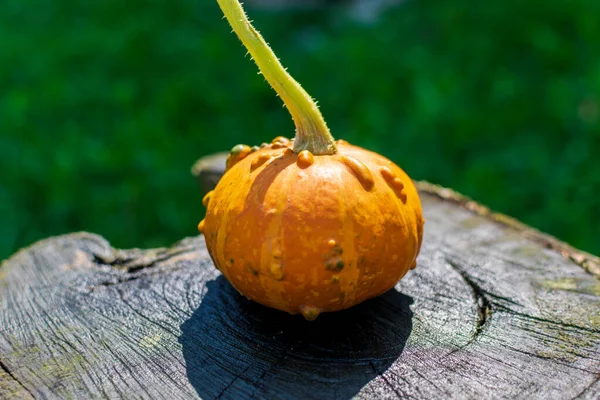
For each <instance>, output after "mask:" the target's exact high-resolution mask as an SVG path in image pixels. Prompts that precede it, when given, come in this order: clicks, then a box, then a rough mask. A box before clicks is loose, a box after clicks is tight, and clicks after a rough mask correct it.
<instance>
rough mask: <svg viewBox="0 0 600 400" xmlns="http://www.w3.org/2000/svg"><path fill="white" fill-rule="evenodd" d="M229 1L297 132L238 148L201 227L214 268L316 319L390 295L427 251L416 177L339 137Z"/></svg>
mask: <svg viewBox="0 0 600 400" xmlns="http://www.w3.org/2000/svg"><path fill="white" fill-rule="evenodd" d="M218 2H219V5H220V6H221V9H222V10H223V12H224V14H225V16H226V17H227V19H228V20H229V22H230V23H231V25H232V27H233V29H234V31H235V32H236V33H237V34H238V36H239V37H240V39H241V40H242V42H243V43H244V45H245V46H246V47H247V48H248V50H249V52H250V54H251V55H252V56H253V58H254V60H255V61H256V63H257V64H258V66H259V68H260V70H261V72H262V73H263V75H264V76H265V78H266V79H267V81H268V82H269V83H270V84H271V86H272V87H273V88H274V89H275V90H276V91H277V92H278V94H279V95H280V97H281V98H282V99H283V101H284V103H285V105H286V106H287V108H288V110H289V111H290V113H291V114H292V118H293V120H294V122H295V124H296V136H295V138H294V139H293V140H288V139H286V138H283V137H278V138H276V139H274V140H273V141H272V142H271V143H270V144H263V145H262V146H260V147H253V148H250V147H249V146H245V145H238V146H235V147H234V148H233V150H232V152H231V154H230V156H229V158H228V161H227V169H226V172H225V174H224V175H223V177H222V178H221V180H220V181H219V183H218V184H217V186H216V188H215V190H214V191H212V192H210V193H208V194H207V195H206V196H205V198H204V199H203V203H204V205H205V206H206V207H207V212H206V218H205V219H204V220H203V221H202V222H200V224H199V226H198V229H199V230H200V231H201V232H202V233H203V234H204V237H205V240H206V245H207V248H208V251H209V253H210V255H211V257H212V259H213V261H214V263H215V265H216V266H217V268H219V270H220V271H221V272H222V273H223V275H224V276H225V277H226V278H227V280H228V281H229V282H230V283H231V284H232V285H233V286H234V287H235V288H236V289H237V290H238V291H239V292H240V293H242V294H243V295H245V296H246V297H248V298H250V299H252V300H254V301H256V302H258V303H261V304H263V305H266V306H268V307H272V308H276V309H279V310H282V311H286V312H288V313H292V314H297V313H301V314H302V315H304V317H305V318H306V319H308V320H312V319H314V318H316V317H317V316H318V315H319V313H321V312H324V311H337V310H341V309H345V308H348V307H351V306H353V305H355V304H358V303H360V302H362V301H364V300H366V299H369V298H371V297H374V296H377V295H380V294H382V293H384V292H386V291H388V290H389V289H391V288H392V287H394V285H395V284H396V283H397V282H398V280H400V279H401V278H402V277H403V276H404V275H405V274H406V273H407V271H408V270H409V269H410V268H414V266H415V265H416V257H417V254H418V253H419V249H420V247H421V241H422V237H423V217H422V212H421V204H420V201H419V195H418V193H417V190H416V189H415V187H414V185H413V183H412V181H411V179H410V178H409V177H408V175H406V173H404V171H402V170H401V169H400V168H399V167H398V166H396V165H395V164H394V163H392V162H391V161H389V160H388V159H386V158H385V157H383V156H381V155H379V154H376V153H373V152H371V151H368V150H365V149H362V148H360V147H357V146H352V145H350V144H348V143H347V142H345V141H341V140H339V141H337V142H336V141H334V139H333V137H332V136H331V134H330V133H329V130H328V129H327V126H326V124H325V121H324V120H323V117H322V116H321V113H320V112H319V110H318V108H317V107H316V104H315V102H314V101H313V100H312V99H311V98H310V96H308V94H306V92H305V91H304V90H303V89H302V88H301V86H300V85H299V84H298V83H297V82H296V81H295V80H293V78H292V77H291V76H289V74H287V72H286V71H285V69H284V68H283V67H282V66H281V64H280V63H279V61H278V60H277V58H276V57H275V55H274V54H273V52H272V51H271V49H270V48H269V47H268V45H266V43H265V42H264V40H263V39H262V37H261V36H260V34H259V33H258V32H256V31H255V30H254V28H253V27H252V25H251V24H250V23H249V22H248V20H247V18H246V15H245V13H244V11H243V10H242V8H241V5H240V4H239V2H238V1H237V0H218Z"/></svg>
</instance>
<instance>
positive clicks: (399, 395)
mask: <svg viewBox="0 0 600 400" xmlns="http://www.w3.org/2000/svg"><path fill="white" fill-rule="evenodd" d="M369 364H370V365H371V368H372V369H373V372H375V373H376V374H377V375H378V376H380V377H381V379H383V381H384V382H385V384H386V385H387V386H388V387H389V388H390V389H392V391H393V392H394V394H395V395H396V396H397V398H398V399H404V398H405V397H406V396H404V395H403V394H402V393H399V392H398V389H396V387H395V386H394V385H393V384H392V382H390V381H389V379H388V378H387V376H385V374H384V373H383V372H382V371H380V370H379V368H377V367H376V366H375V363H373V361H369Z"/></svg>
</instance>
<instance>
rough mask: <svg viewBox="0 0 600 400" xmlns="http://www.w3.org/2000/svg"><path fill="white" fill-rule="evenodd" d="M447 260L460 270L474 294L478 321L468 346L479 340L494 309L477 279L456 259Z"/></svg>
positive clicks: (454, 268)
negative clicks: (461, 266) (474, 279)
mask: <svg viewBox="0 0 600 400" xmlns="http://www.w3.org/2000/svg"><path fill="white" fill-rule="evenodd" d="M446 262H447V263H448V265H450V266H451V267H452V269H453V270H455V271H456V272H458V274H459V275H460V276H461V277H462V279H463V280H464V281H465V283H466V284H467V285H468V286H469V287H470V288H471V292H472V294H473V301H474V303H475V307H476V310H477V322H476V323H475V331H474V332H473V335H472V337H471V339H470V340H469V342H468V343H467V346H468V345H470V344H471V343H473V342H474V341H475V340H477V337H478V336H479V335H481V333H482V332H483V330H484V329H485V327H486V326H487V325H488V324H489V322H490V319H491V317H492V311H493V309H492V302H491V301H490V300H489V299H488V298H487V295H486V293H487V292H486V291H485V290H484V289H483V288H482V287H481V286H479V285H478V284H477V283H475V281H473V279H471V277H470V276H469V275H468V274H467V273H466V272H465V271H463V270H462V269H461V268H460V267H459V266H458V265H457V264H456V263H455V262H454V261H451V260H448V259H446Z"/></svg>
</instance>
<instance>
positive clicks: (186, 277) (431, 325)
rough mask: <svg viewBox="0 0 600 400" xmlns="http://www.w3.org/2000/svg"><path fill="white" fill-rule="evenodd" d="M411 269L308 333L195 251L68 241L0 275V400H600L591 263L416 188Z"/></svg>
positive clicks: (595, 267)
mask: <svg viewBox="0 0 600 400" xmlns="http://www.w3.org/2000/svg"><path fill="white" fill-rule="evenodd" d="M419 187H420V190H421V198H422V202H423V206H424V214H425V218H426V220H427V223H426V226H425V239H424V243H423V248H422V251H421V254H420V256H419V258H418V266H417V268H416V269H415V270H413V271H410V272H409V273H408V274H407V276H406V277H405V278H404V279H403V280H402V281H400V282H399V283H398V285H397V286H396V287H395V289H393V290H391V291H389V292H388V293H386V294H384V295H383V296H380V297H378V298H375V299H372V300H370V301H367V302H365V303H363V304H361V305H358V306H356V307H353V308H351V309H349V310H346V311H342V312H338V313H331V314H327V313H326V314H323V315H321V316H320V317H319V318H318V319H317V320H316V321H314V322H306V321H304V319H303V318H302V317H301V316H291V315H287V314H284V313H281V312H279V311H275V310H271V309H267V308H265V307H263V306H260V305H258V304H256V303H253V302H251V301H249V300H247V299H245V298H244V297H242V296H241V295H239V294H238V293H237V292H236V291H235V290H234V289H233V288H232V287H231V286H230V285H229V284H228V283H227V281H226V280H225V279H224V278H223V277H222V276H221V275H220V273H219V272H218V271H217V270H216V269H215V268H214V266H213V264H212V262H211V260H210V257H209V256H208V253H207V250H206V247H205V244H204V240H203V238H202V237H201V236H198V237H192V238H187V239H184V240H182V241H180V242H178V243H176V244H174V245H173V246H172V247H170V248H161V249H152V250H139V249H133V250H116V249H113V248H112V247H111V246H110V244H109V243H108V242H107V241H106V240H105V239H103V238H102V237H100V236H97V235H93V234H89V233H75V234H70V235H65V236H59V237H54V238H49V239H46V240H43V241H40V242H38V243H36V244H34V245H32V246H30V247H28V248H26V249H23V250H21V251H20V252H18V253H17V254H15V255H14V256H12V257H11V258H10V259H8V260H6V261H4V262H3V263H2V266H1V267H0V398H32V397H34V398H51V399H52V398H57V399H59V398H61V399H62V398H126V399H130V398H156V399H162V398H169V399H173V398H197V397H200V398H203V399H215V398H225V399H246V398H269V399H271V398H275V399H348V398H353V397H355V398H359V399H381V398H416V399H429V398H460V399H462V398H478V399H479V398H507V399H533V398H535V399H554V398H560V399H563V398H564V399H567V398H569V399H571V398H581V399H596V398H598V397H600V280H598V276H600V263H599V260H598V258H596V257H594V256H591V255H589V254H586V253H583V252H579V251H577V250H575V249H572V248H571V247H569V246H568V245H566V244H564V243H561V242H560V241H558V240H556V239H554V238H552V237H549V236H547V235H544V234H541V233H539V232H536V231H535V230H532V229H531V228H528V227H526V226H524V225H522V224H520V223H518V222H516V221H514V220H512V219H509V218H507V217H504V216H501V215H499V214H494V213H491V212H490V211H489V210H487V209H486V208H484V207H482V206H479V205H478V204H476V203H474V202H472V201H470V200H469V199H466V198H464V197H462V196H460V195H458V194H456V193H454V192H452V191H449V190H446V189H443V188H439V187H436V186H433V185H429V184H423V183H422V184H420V185H419Z"/></svg>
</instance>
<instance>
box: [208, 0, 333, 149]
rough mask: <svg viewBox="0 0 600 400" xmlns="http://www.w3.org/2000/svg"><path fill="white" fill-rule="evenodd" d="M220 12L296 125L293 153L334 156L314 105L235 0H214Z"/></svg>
mask: <svg viewBox="0 0 600 400" xmlns="http://www.w3.org/2000/svg"><path fill="white" fill-rule="evenodd" d="M217 2H218V3H219V6H220V7H221V10H222V11H223V13H224V14H225V17H227V20H228V21H229V23H230V24H231V27H232V28H233V31H234V32H235V33H236V34H237V35H238V37H239V38H240V40H241V41H242V43H243V44H244V46H245V47H246V49H248V52H249V53H250V55H251V56H252V58H253V59H254V61H255V62H256V64H257V65H258V68H259V70H260V72H261V73H262V74H263V76H264V77H265V78H266V80H267V82H269V84H270V85H271V87H272V88H273V89H275V91H276V92H277V94H278V95H279V96H280V97H281V99H282V100H283V103H284V104H285V106H286V107H287V109H288V111H289V112H290V114H291V115H292V119H293V120H294V124H295V125H296V138H295V139H294V151H295V152H297V153H298V152H300V151H302V150H309V151H310V152H311V153H313V154H335V153H336V152H337V149H336V146H335V141H334V139H333V137H332V136H331V133H330V132H329V129H328V128H327V124H326V123H325V120H324V119H323V116H322V115H321V112H320V111H319V108H318V107H317V104H316V103H315V101H314V100H313V99H312V98H311V97H310V96H309V95H308V93H306V91H305V90H304V89H302V86H300V84H299V83H298V82H296V80H295V79H294V78H292V77H291V75H290V74H288V73H287V71H286V70H285V68H283V66H282V65H281V63H280V62H279V60H278V59H277V57H276V56H275V53H273V50H271V48H270V47H269V45H268V44H267V43H266V42H265V40H264V39H263V37H262V36H261V35H260V33H258V31H257V30H256V29H254V27H253V26H252V24H251V23H250V21H249V20H248V18H247V17H246V13H245V12H244V9H243V8H242V5H241V4H240V2H239V1H238V0H217Z"/></svg>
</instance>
